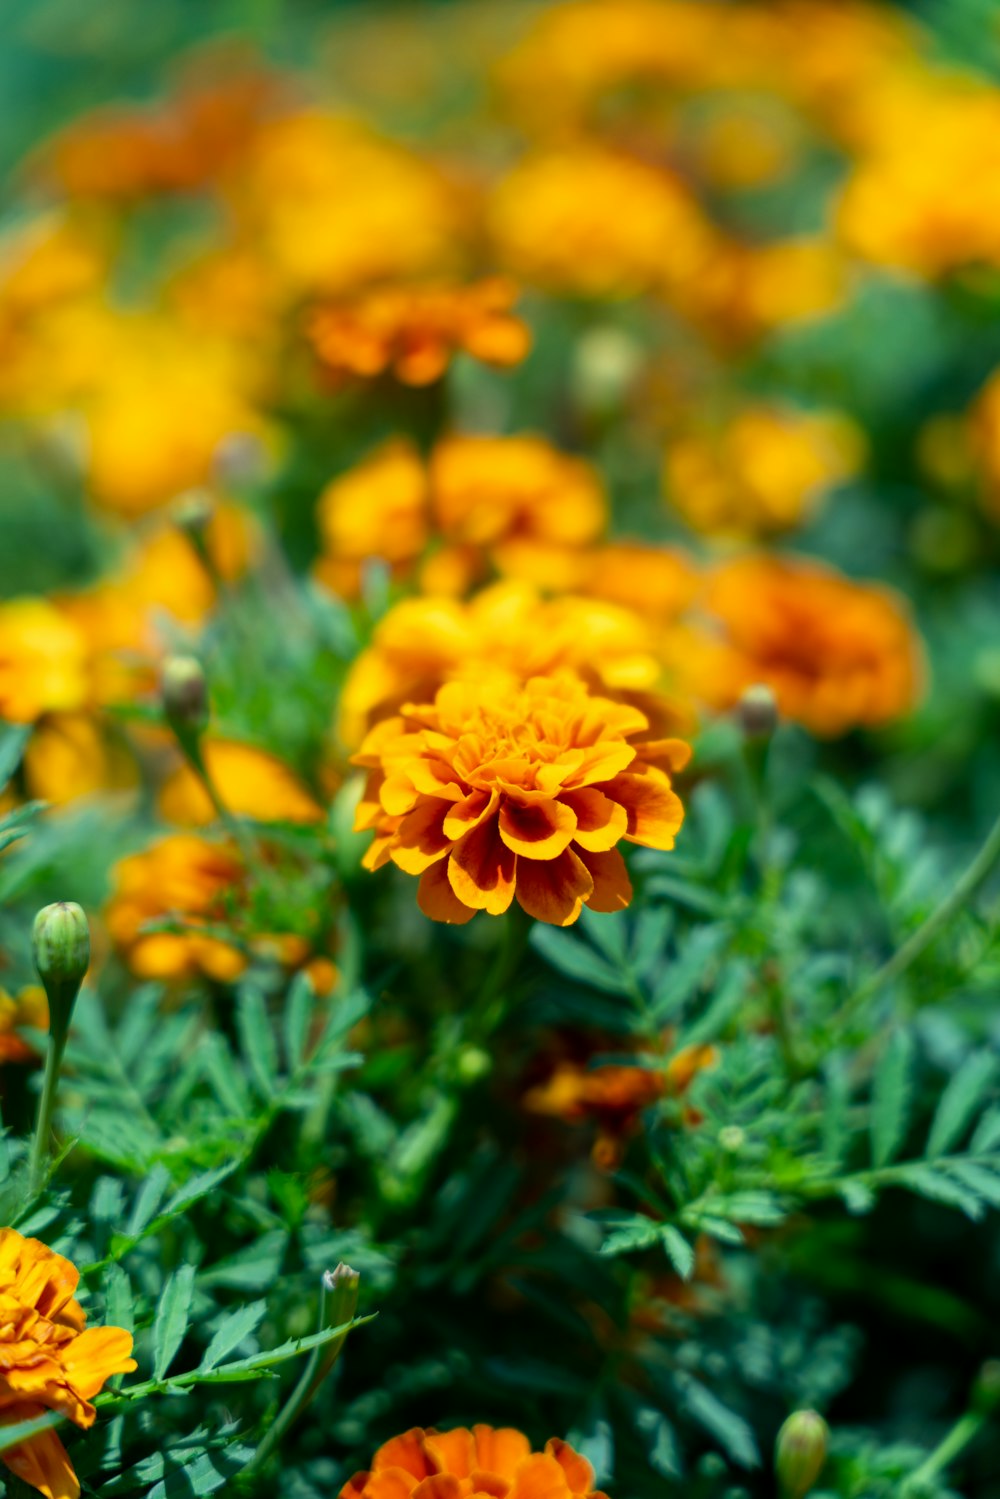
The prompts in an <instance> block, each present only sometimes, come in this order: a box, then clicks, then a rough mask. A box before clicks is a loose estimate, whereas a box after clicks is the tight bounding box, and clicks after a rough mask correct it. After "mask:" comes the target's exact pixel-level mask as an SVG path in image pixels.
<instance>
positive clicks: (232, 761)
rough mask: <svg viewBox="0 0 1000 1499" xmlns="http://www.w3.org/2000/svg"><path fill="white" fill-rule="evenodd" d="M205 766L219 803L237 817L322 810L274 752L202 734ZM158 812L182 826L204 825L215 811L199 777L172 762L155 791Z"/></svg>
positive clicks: (278, 818) (300, 817) (310, 814)
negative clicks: (166, 777)
mask: <svg viewBox="0 0 1000 1499" xmlns="http://www.w3.org/2000/svg"><path fill="white" fill-rule="evenodd" d="M201 751H202V755H203V756H204V760H205V768H206V770H207V771H208V773H209V775H210V776H211V778H212V783H213V785H214V786H215V787H216V789H217V791H218V793H219V796H220V798H221V799H222V803H223V806H224V807H225V808H226V810H227V812H232V813H233V814H234V815H235V816H237V817H253V818H256V819H257V820H259V821H262V822H263V821H267V822H300V823H307V822H319V821H321V820H322V817H323V809H322V807H320V806H319V805H318V804H317V802H316V801H315V799H314V798H313V797H312V796H310V794H309V792H308V791H307V790H306V788H305V786H303V784H302V782H301V781H300V780H299V779H298V777H297V776H296V775H295V774H294V772H293V771H291V770H289V768H288V766H287V765H285V764H284V763H283V762H282V761H281V760H279V759H278V757H277V756H276V755H272V754H269V753H268V752H267V750H262V749H257V748H256V746H254V745H252V744H241V743H240V742H239V741H238V740H235V739H206V740H205V741H204V742H203V743H202V746H201ZM159 811H160V815H161V816H162V817H163V818H164V820H165V821H167V822H173V823H180V824H182V825H184V826H185V827H204V826H206V825H207V824H208V823H212V822H214V821H215V817H216V813H215V809H214V807H213V806H212V803H211V801H210V800H209V796H208V793H207V791H206V790H205V788H204V786H203V784H202V782H201V780H200V779H199V778H198V776H196V775H195V773H194V771H193V770H192V769H191V768H190V766H188V765H181V766H178V768H177V770H176V771H174V773H173V775H172V776H171V777H170V779H169V780H168V781H167V782H166V784H165V785H164V787H163V789H162V790H161V792H160V796H159Z"/></svg>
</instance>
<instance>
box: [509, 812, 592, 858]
mask: <svg viewBox="0 0 1000 1499" xmlns="http://www.w3.org/2000/svg"><path fill="white" fill-rule="evenodd" d="M575 832H576V813H575V812H574V811H573V809H572V807H569V806H567V805H566V804H565V803H564V802H559V801H548V802H532V803H531V804H530V805H528V806H526V807H525V806H520V805H519V804H518V803H517V802H515V801H511V800H510V799H509V798H507V799H505V800H504V803H503V805H502V806H501V808H500V837H501V838H502V839H503V841H504V843H506V845H507V847H508V848H510V849H513V851H514V853H516V854H523V855H524V857H525V858H526V859H555V858H557V857H558V855H559V854H561V853H562V851H563V849H565V848H568V847H569V845H570V843H571V842H572V840H573V835H574V833H575Z"/></svg>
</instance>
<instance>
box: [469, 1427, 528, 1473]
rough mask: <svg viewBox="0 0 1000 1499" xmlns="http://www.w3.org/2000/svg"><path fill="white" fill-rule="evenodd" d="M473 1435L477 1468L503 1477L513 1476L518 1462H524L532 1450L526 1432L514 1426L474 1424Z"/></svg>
mask: <svg viewBox="0 0 1000 1499" xmlns="http://www.w3.org/2000/svg"><path fill="white" fill-rule="evenodd" d="M472 1435H473V1436H474V1437H475V1439H476V1467H477V1469H482V1470H484V1471H485V1472H487V1473H496V1474H498V1475H499V1477H501V1478H507V1479H511V1478H513V1477H514V1472H515V1469H516V1468H517V1465H518V1463H521V1462H523V1461H524V1459H525V1458H526V1457H527V1456H528V1454H529V1453H530V1451H531V1443H530V1442H529V1441H528V1438H527V1437H526V1436H525V1435H524V1432H523V1431H518V1430H517V1428H516V1427H514V1426H498V1427H493V1426H482V1425H480V1426H474V1427H473V1428H472Z"/></svg>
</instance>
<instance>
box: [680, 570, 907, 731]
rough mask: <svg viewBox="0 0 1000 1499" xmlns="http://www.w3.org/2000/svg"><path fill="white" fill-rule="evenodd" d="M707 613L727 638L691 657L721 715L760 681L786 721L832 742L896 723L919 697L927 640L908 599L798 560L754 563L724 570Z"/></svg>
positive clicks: (690, 663) (710, 643)
mask: <svg viewBox="0 0 1000 1499" xmlns="http://www.w3.org/2000/svg"><path fill="white" fill-rule="evenodd" d="M707 604H708V608H709V610H710V611H711V614H712V615H714V617H715V620H716V622H717V623H718V625H720V626H721V629H722V635H721V638H716V639H714V640H710V641H705V642H704V643H703V645H702V648H701V649H699V648H698V647H697V645H696V644H694V643H693V642H689V644H690V645H691V646H692V648H691V650H690V651H689V652H688V653H687V661H686V666H687V670H688V671H689V672H690V674H691V677H692V680H693V679H694V678H697V679H698V680H699V681H700V683H701V687H700V690H701V692H702V693H703V695H704V696H705V697H707V698H708V699H709V701H711V702H712V703H713V704H714V705H715V706H716V707H731V706H732V705H733V704H735V703H736V701H737V700H738V698H739V696H740V694H741V693H742V692H743V691H744V689H745V688H747V687H749V686H752V685H753V684H754V683H757V682H764V683H766V684H767V685H768V686H769V687H771V688H772V689H773V691H774V693H775V695H776V697H777V699H778V706H779V708H780V710H781V712H782V713H784V714H785V715H787V717H789V718H791V719H794V720H795V721H796V722H797V723H801V724H804V725H805V727H806V728H808V729H810V730H811V731H812V732H813V733H814V734H819V735H823V736H827V735H837V734H843V733H846V732H847V730H849V729H852V728H856V727H859V726H864V727H871V728H874V727H878V726H880V725H883V724H887V723H891V722H892V721H893V720H894V719H896V718H899V717H901V716H902V715H903V714H904V713H906V712H907V711H908V710H909V709H910V708H912V707H913V706H914V704H915V703H916V701H917V698H918V696H919V693H920V686H921V678H922V670H921V666H922V659H921V650H920V643H919V639H918V637H917V635H916V633H915V631H914V629H913V626H912V624H911V622H910V620H909V617H908V615H907V613H906V609H905V606H904V604H903V601H902V600H901V599H900V598H899V597H898V596H897V595H896V594H894V593H893V592H891V591H890V590H889V589H887V588H883V587H881V586H877V585H874V584H867V583H856V582H854V581H853V580H852V579H850V578H845V577H842V576H841V575H840V574H839V573H836V572H834V571H833V570H832V569H830V568H826V567H823V566H821V565H820V564H818V563H813V562H805V561H802V560H801V559H798V558H795V559H793V558H787V557H786V558H779V557H765V556H752V557H743V558H739V559H737V560H736V561H733V562H730V563H727V564H725V565H724V566H723V567H721V568H719V569H718V571H717V572H716V574H715V576H714V578H713V579H712V580H711V583H710V585H709V589H708V595H707Z"/></svg>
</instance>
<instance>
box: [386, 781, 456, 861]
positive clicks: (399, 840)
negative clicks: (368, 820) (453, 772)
mask: <svg viewBox="0 0 1000 1499" xmlns="http://www.w3.org/2000/svg"><path fill="white" fill-rule="evenodd" d="M450 806H451V803H450V802H442V801H436V800H431V799H428V800H427V801H422V802H420V803H419V804H418V805H417V806H416V807H414V809H413V811H412V812H411V813H410V814H409V816H407V817H404V818H403V820H402V822H401V823H400V824H399V828H398V829H397V831H396V839H395V847H394V848H393V850H392V855H391V857H392V862H393V863H394V864H397V865H398V866H399V868H400V869H403V870H405V871H406V873H407V874H423V872H424V870H425V869H427V868H429V867H430V865H431V864H435V863H436V862H437V860H438V859H443V858H444V856H445V854H446V853H447V852H448V850H449V848H451V839H450V838H449V837H447V835H446V834H445V831H444V819H445V816H446V814H447V812H448V808H449V807H450Z"/></svg>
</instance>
